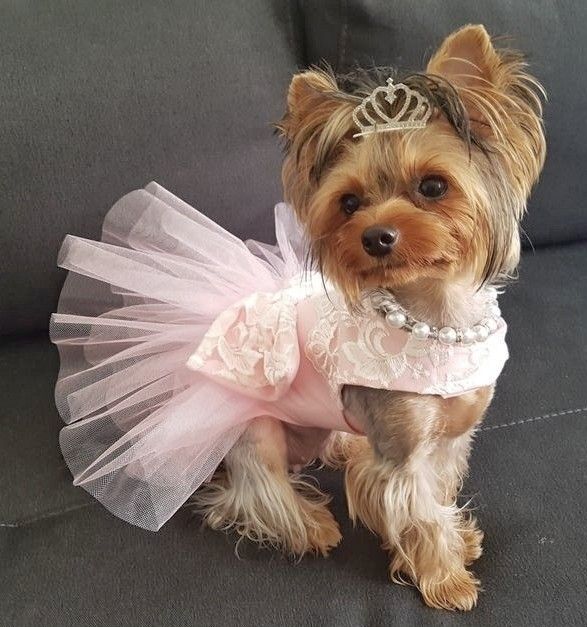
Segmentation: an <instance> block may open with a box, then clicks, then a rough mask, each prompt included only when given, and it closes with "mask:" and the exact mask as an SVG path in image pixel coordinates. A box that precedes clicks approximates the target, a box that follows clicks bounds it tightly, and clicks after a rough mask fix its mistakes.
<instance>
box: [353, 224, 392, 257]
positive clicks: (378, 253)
mask: <svg viewBox="0 0 587 627" xmlns="http://www.w3.org/2000/svg"><path fill="white" fill-rule="evenodd" d="M361 241H362V242H363V248H364V249H365V252H366V253H368V254H369V255H371V256H372V257H383V256H385V255H389V253H390V252H391V249H392V248H393V245H394V244H395V243H396V241H397V231H396V230H395V229H392V228H390V227H383V226H372V227H370V228H368V229H366V230H365V231H363V236H362V237H361Z"/></svg>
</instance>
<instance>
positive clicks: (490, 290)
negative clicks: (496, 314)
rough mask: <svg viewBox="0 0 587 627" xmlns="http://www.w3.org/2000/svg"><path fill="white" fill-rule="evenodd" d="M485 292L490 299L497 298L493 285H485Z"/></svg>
mask: <svg viewBox="0 0 587 627" xmlns="http://www.w3.org/2000/svg"><path fill="white" fill-rule="evenodd" d="M485 293H486V294H487V296H488V297H489V298H490V299H491V300H495V299H496V298H497V290H496V289H495V288H494V287H486V288H485Z"/></svg>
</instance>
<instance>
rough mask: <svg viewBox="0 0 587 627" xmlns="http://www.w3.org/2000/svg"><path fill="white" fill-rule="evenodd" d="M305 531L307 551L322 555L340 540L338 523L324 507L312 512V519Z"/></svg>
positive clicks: (325, 554)
mask: <svg viewBox="0 0 587 627" xmlns="http://www.w3.org/2000/svg"><path fill="white" fill-rule="evenodd" d="M307 532H308V545H309V547H308V552H311V553H315V554H317V555H323V556H324V557H326V556H327V555H328V553H330V551H331V550H332V549H333V548H334V547H336V546H338V544H339V543H340V541H341V540H342V534H341V533H340V528H339V526H338V523H337V522H336V520H335V519H334V516H333V515H332V513H331V512H330V511H329V510H327V509H326V508H323V509H322V510H320V511H319V512H315V513H314V516H313V519H312V521H311V523H310V524H309V525H308V527H307Z"/></svg>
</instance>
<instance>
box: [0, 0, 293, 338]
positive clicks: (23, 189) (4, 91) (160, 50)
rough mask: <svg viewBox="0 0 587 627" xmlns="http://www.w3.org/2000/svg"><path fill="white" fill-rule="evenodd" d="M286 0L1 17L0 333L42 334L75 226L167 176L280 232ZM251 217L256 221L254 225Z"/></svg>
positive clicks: (223, 212) (30, 9) (229, 219)
mask: <svg viewBox="0 0 587 627" xmlns="http://www.w3.org/2000/svg"><path fill="white" fill-rule="evenodd" d="M283 9H284V6H283V2H282V1H281V0H248V1H247V2H235V3H231V5H230V7H229V6H227V5H226V4H225V3H220V2H203V1H202V0H198V1H196V0H194V1H193V2H185V1H184V0H170V1H169V2H137V1H136V0H135V1H131V2H117V1H115V0H106V1H104V2H100V3H96V2H94V1H93V0H79V2H69V1H66V0H54V1H52V2H43V3H41V4H38V3H32V2H9V3H7V4H6V5H5V6H4V7H3V8H2V18H1V19H0V75H1V76H2V81H0V102H2V115H1V116H0V145H1V146H2V155H1V156H0V172H1V173H2V175H1V179H2V181H1V183H0V189H1V194H0V251H1V252H0V256H1V261H0V264H1V266H2V267H1V272H0V277H1V278H0V293H1V294H2V298H1V299H0V334H6V333H11V332H15V331H20V332H23V331H30V330H33V329H45V328H47V325H48V316H49V314H50V312H51V311H53V310H54V308H55V305H56V301H57V295H58V290H59V287H60V283H61V281H62V278H63V277H62V274H61V273H59V272H58V270H57V268H56V255H57V250H58V248H59V246H60V244H61V241H62V239H63V237H64V236H65V234H66V233H74V234H76V235H82V236H85V237H92V238H95V237H96V236H98V235H99V231H100V227H101V223H102V219H103V217H104V214H105V212H106V211H107V210H108V209H109V208H110V207H111V206H112V204H113V203H114V202H115V201H116V200H117V199H118V198H120V197H121V196H122V195H124V194H126V193H127V192H129V191H131V190H132V189H135V188H137V187H142V186H143V185H145V184H146V183H148V182H149V180H151V179H156V180H157V181H158V182H159V183H161V184H162V185H164V186H165V187H167V188H169V189H171V190H173V192H174V193H175V194H177V195H178V196H180V197H182V198H184V199H186V200H187V201H188V202H190V203H191V204H194V205H195V206H197V207H199V208H202V209H203V210H204V211H205V212H206V213H207V214H208V215H210V216H211V217H213V218H214V219H216V220H217V221H219V222H221V223H223V224H226V225H229V226H230V227H231V229H233V230H234V231H235V232H236V233H238V234H240V235H247V236H249V235H251V234H252V233H253V232H255V233H256V234H257V235H259V236H261V237H262V238H263V239H267V238H271V237H272V236H273V224H272V220H271V216H272V208H273V205H274V204H275V203H276V202H278V201H279V200H281V185H280V172H279V171H280V163H281V151H280V147H279V143H278V141H277V140H276V139H275V138H274V137H273V130H272V128H271V123H272V122H274V121H276V120H278V119H279V118H280V117H281V115H282V113H283V108H284V102H285V90H286V88H287V84H288V81H289V78H290V75H291V74H292V72H293V71H294V70H295V68H296V64H297V62H298V56H296V54H297V53H296V46H295V44H293V43H292V30H291V29H292V23H293V22H292V21H291V20H290V19H289V18H290V16H289V13H288V11H287V10H283ZM253 225H254V226H253Z"/></svg>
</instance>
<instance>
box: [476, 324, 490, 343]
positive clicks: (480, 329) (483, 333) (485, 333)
mask: <svg viewBox="0 0 587 627" xmlns="http://www.w3.org/2000/svg"><path fill="white" fill-rule="evenodd" d="M473 331H475V335H476V336H477V341H478V342H484V341H485V340H486V339H487V338H488V337H489V329H488V328H487V327H486V326H485V325H484V324H476V325H475V326H474V327H473Z"/></svg>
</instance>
